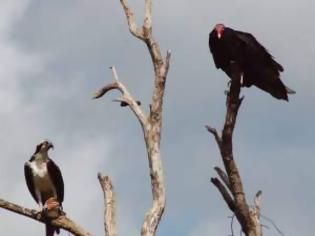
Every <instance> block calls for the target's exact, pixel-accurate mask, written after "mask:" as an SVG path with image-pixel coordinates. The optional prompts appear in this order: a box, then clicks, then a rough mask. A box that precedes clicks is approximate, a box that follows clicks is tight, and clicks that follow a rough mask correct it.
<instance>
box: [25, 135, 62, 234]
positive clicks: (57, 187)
mask: <svg viewBox="0 0 315 236" xmlns="http://www.w3.org/2000/svg"><path fill="white" fill-rule="evenodd" d="M53 147H54V146H53V144H52V143H51V142H50V141H48V140H44V141H42V142H41V143H39V144H38V145H37V146H36V150H35V153H34V154H33V155H32V157H31V158H30V160H29V161H27V162H26V163H25V165H24V174H25V179H26V184H27V187H28V189H29V191H30V193H31V195H32V196H33V198H34V199H35V201H36V202H37V203H38V204H39V205H40V207H41V208H42V210H45V209H49V208H50V206H58V205H59V206H60V207H62V202H63V197H64V184H63V179H62V175H61V172H60V169H59V167H58V166H57V165H56V164H55V163H54V162H53V161H52V160H51V159H50V158H49V157H48V150H49V149H50V148H53ZM52 199H54V200H52ZM52 201H57V203H56V202H54V203H53V202H52ZM49 204H52V205H49ZM55 231H56V232H57V233H59V229H58V228H55V227H53V226H51V225H49V224H46V236H53V235H54V232H55Z"/></svg>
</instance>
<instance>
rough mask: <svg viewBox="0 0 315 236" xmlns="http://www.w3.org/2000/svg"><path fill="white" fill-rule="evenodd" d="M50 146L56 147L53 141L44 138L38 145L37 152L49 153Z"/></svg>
mask: <svg viewBox="0 0 315 236" xmlns="http://www.w3.org/2000/svg"><path fill="white" fill-rule="evenodd" d="M50 148H54V145H53V143H52V142H51V141H49V140H47V139H44V140H43V141H41V142H40V143H39V144H37V146H36V150H35V154H36V153H47V152H48V150H49V149H50Z"/></svg>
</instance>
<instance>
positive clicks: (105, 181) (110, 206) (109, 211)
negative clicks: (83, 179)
mask: <svg viewBox="0 0 315 236" xmlns="http://www.w3.org/2000/svg"><path fill="white" fill-rule="evenodd" d="M98 180H99V182H100V184H101V187H102V190H103V194H104V203H105V210H104V227H105V235H106V236H116V235H117V229H116V200H115V194H114V187H113V183H112V181H111V179H110V178H109V176H103V175H102V174H100V173H99V174H98Z"/></svg>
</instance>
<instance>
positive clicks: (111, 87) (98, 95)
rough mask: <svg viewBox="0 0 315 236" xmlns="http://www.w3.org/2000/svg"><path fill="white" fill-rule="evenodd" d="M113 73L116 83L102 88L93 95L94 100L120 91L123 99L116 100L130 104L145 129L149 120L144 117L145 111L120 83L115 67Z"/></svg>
mask: <svg viewBox="0 0 315 236" xmlns="http://www.w3.org/2000/svg"><path fill="white" fill-rule="evenodd" d="M112 71H113V74H114V79H115V81H116V82H114V83H111V84H107V85H106V86H104V87H103V88H101V89H100V90H98V91H97V92H95V93H94V95H93V99H98V98H101V97H102V96H103V95H105V94H106V93H107V92H109V91H111V90H118V91H120V92H121V94H122V98H121V99H116V100H118V101H120V102H125V103H126V104H128V106H129V107H130V109H131V110H132V112H133V113H134V114H135V116H136V117H137V118H138V120H139V122H140V124H141V126H142V128H145V127H146V124H147V118H146V116H145V115H144V113H143V111H142V110H141V108H140V106H139V105H138V104H139V102H138V101H136V100H135V99H134V98H133V97H132V96H131V94H130V93H129V91H128V89H127V88H126V87H125V85H124V84H123V83H121V82H120V81H119V79H118V75H117V72H116V69H115V67H112ZM114 101H115V100H114Z"/></svg>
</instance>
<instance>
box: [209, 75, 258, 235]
mask: <svg viewBox="0 0 315 236" xmlns="http://www.w3.org/2000/svg"><path fill="white" fill-rule="evenodd" d="M234 78H235V79H232V80H231V86H230V90H229V92H228V95H227V102H226V105H227V112H226V117H225V123H224V127H223V130H222V134H221V136H220V135H219V134H218V132H217V131H216V130H215V129H214V128H211V127H209V126H207V129H208V131H209V132H210V133H212V134H213V135H214V137H215V139H216V142H217V144H218V146H219V149H220V153H221V157H222V161H223V163H224V167H225V170H226V173H227V174H225V173H224V171H223V170H221V169H220V168H219V167H216V168H215V170H216V172H217V173H218V175H219V177H220V179H221V180H222V181H223V183H224V184H225V186H226V187H227V189H226V187H225V186H224V185H223V184H222V182H221V181H220V179H219V178H211V182H212V183H213V184H214V185H215V186H216V187H217V188H218V190H219V192H220V193H221V195H222V197H223V199H224V200H225V202H226V203H227V205H228V207H229V208H230V210H231V211H232V212H233V213H234V214H235V216H236V218H237V220H238V221H239V223H240V225H241V227H242V231H243V232H244V233H245V234H246V235H247V236H261V235H262V231H261V225H260V221H259V217H260V195H261V191H259V192H258V193H257V194H256V197H255V206H253V207H250V206H249V205H248V204H247V202H246V197H245V193H244V190H243V184H242V180H241V177H240V174H239V171H238V168H237V166H236V163H235V160H234V157H233V144H232V141H233V139H232V136H233V131H234V127H235V123H236V117H237V113H238V110H239V107H240V105H241V103H242V100H243V98H239V94H240V78H238V76H235V77H234Z"/></svg>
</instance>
